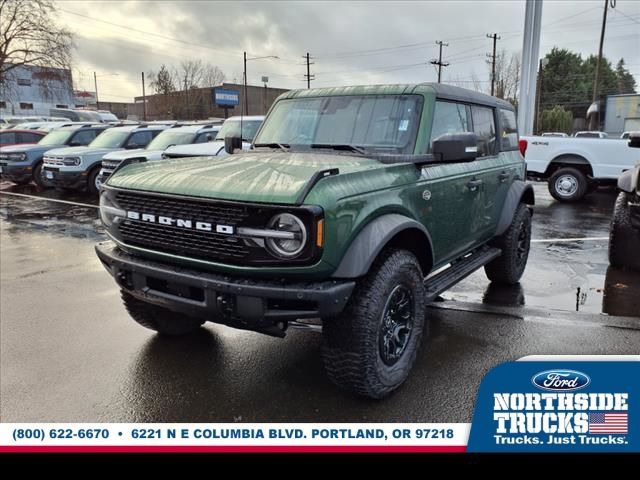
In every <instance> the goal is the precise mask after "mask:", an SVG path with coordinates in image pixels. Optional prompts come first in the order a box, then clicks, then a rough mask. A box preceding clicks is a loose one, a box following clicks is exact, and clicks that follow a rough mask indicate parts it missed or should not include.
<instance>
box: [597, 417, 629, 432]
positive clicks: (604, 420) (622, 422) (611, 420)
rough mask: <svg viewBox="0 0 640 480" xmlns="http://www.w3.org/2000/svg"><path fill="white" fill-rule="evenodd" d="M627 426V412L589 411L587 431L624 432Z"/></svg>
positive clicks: (626, 430)
mask: <svg viewBox="0 0 640 480" xmlns="http://www.w3.org/2000/svg"><path fill="white" fill-rule="evenodd" d="M628 428H629V414H628V413H620V412H611V413H590V414H589V433H617V434H625V433H627V432H628Z"/></svg>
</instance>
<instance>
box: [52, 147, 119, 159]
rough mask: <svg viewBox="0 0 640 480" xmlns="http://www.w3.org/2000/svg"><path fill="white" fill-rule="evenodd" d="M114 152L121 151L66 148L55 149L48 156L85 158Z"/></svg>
mask: <svg viewBox="0 0 640 480" xmlns="http://www.w3.org/2000/svg"><path fill="white" fill-rule="evenodd" d="M114 150H120V149H119V148H91V147H65V148H55V149H53V150H49V151H48V152H47V155H50V156H55V157H71V156H76V157H78V156H79V157H84V156H94V155H104V154H105V153H109V152H113V151H114Z"/></svg>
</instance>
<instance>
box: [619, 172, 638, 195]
mask: <svg viewBox="0 0 640 480" xmlns="http://www.w3.org/2000/svg"><path fill="white" fill-rule="evenodd" d="M638 177H640V167H636V168H632V169H630V170H627V171H625V172H623V173H622V175H620V176H619V177H618V189H620V190H622V191H623V192H627V193H633V190H634V189H635V188H636V185H638V184H640V179H639V178H638ZM639 193H640V192H639Z"/></svg>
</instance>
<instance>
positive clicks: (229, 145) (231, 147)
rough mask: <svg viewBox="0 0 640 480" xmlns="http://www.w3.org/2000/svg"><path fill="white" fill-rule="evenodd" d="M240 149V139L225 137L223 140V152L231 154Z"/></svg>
mask: <svg viewBox="0 0 640 480" xmlns="http://www.w3.org/2000/svg"><path fill="white" fill-rule="evenodd" d="M241 149H242V139H241V138H240V137H226V138H225V139H224V151H225V152H227V153H228V154H230V155H231V154H232V153H233V152H234V151H235V150H241Z"/></svg>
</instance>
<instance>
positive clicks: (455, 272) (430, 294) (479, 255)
mask: <svg viewBox="0 0 640 480" xmlns="http://www.w3.org/2000/svg"><path fill="white" fill-rule="evenodd" d="M501 253H502V250H500V249H499V248H495V247H489V246H484V247H480V248H479V249H477V250H474V251H473V252H472V253H471V254H469V255H467V256H466V257H463V258H461V259H460V260H457V261H456V262H455V263H453V264H452V265H451V266H450V267H447V268H446V269H445V270H443V271H442V272H440V273H437V274H436V275H434V276H433V277H429V278H427V279H426V280H425V282H424V287H425V291H426V301H427V303H430V302H433V301H434V300H435V299H436V298H438V295H440V294H441V293H442V292H444V291H445V290H448V289H449V288H451V287H452V286H453V285H455V284H456V283H458V282H459V281H460V280H462V279H463V278H465V277H468V276H469V275H471V274H472V273H473V272H475V271H476V270H478V269H479V268H480V267H483V266H485V265H486V264H487V263H489V262H490V261H491V260H493V259H494V258H496V257H499V256H500V254H501Z"/></svg>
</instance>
